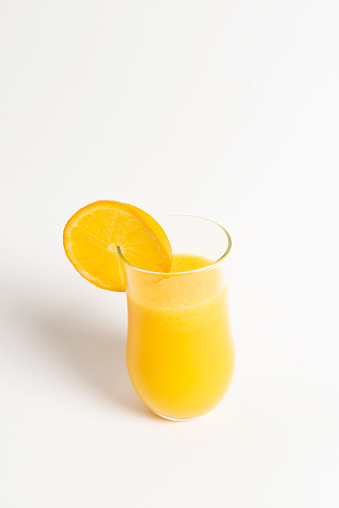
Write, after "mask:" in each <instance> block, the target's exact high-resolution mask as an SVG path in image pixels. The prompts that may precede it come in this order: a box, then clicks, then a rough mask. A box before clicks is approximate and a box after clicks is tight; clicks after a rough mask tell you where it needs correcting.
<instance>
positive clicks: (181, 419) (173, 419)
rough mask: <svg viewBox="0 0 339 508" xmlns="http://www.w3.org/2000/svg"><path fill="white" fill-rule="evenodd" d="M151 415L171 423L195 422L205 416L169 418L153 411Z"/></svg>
mask: <svg viewBox="0 0 339 508" xmlns="http://www.w3.org/2000/svg"><path fill="white" fill-rule="evenodd" d="M153 413H154V414H155V415H157V416H160V418H164V420H170V421H171V422H191V421H192V420H197V419H198V418H201V417H202V416H205V415H199V416H194V417H193V418H170V417H169V416H164V415H160V414H159V413H156V412H155V411H153Z"/></svg>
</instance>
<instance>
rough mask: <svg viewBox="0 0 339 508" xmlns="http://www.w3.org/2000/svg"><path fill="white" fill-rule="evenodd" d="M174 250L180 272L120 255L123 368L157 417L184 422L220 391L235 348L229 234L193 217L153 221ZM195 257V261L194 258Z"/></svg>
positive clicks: (227, 378) (209, 404)
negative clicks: (198, 262)
mask: <svg viewBox="0 0 339 508" xmlns="http://www.w3.org/2000/svg"><path fill="white" fill-rule="evenodd" d="M157 220H158V221H159V223H160V224H161V225H162V227H163V228H164V230H165V231H166V233H167V235H168V237H169V240H170V242H171V245H172V248H173V252H174V253H181V254H185V255H186V258H187V259H188V261H189V262H188V266H192V260H193V261H194V259H196V257H197V256H199V257H200V256H202V257H203V259H205V260H206V258H207V259H208V260H209V261H208V263H209V264H208V265H207V266H204V267H203V268H200V269H196V270H190V271H183V272H179V273H158V272H147V271H144V270H141V269H138V268H137V267H134V266H132V265H130V264H129V263H128V262H127V261H126V260H125V259H124V261H125V269H126V275H127V291H126V294H127V304H128V336H127V351H126V357H127V368H128V373H129V376H130V379H131V382H132V384H133V386H134V388H135V390H136V392H137V394H138V395H139V397H140V398H141V400H143V402H144V403H145V404H146V405H147V406H148V407H149V408H150V409H151V410H152V411H153V412H155V413H156V414H158V415H159V416H162V417H164V418H168V419H173V420H187V419H191V418H196V417H198V416H201V415H203V414H206V413H207V412H209V411H210V410H212V409H213V408H214V407H215V406H216V405H217V404H218V403H219V402H220V400H221V399H222V398H223V396H224V395H225V393H226V391H227V389H228V387H229V385H230V383H231V380H232V376H233V371H234V362H235V353H234V345H233V338H232V332H231V327H230V321H229V314H228V303H227V277H226V271H227V270H226V268H227V264H228V263H227V254H228V252H229V251H230V248H231V239H230V237H229V235H228V233H227V232H226V231H225V230H224V229H223V228H222V227H221V226H219V225H217V224H216V223H214V222H211V221H208V220H207V219H202V218H198V217H191V216H166V217H162V218H158V219H157ZM200 259H201V258H200Z"/></svg>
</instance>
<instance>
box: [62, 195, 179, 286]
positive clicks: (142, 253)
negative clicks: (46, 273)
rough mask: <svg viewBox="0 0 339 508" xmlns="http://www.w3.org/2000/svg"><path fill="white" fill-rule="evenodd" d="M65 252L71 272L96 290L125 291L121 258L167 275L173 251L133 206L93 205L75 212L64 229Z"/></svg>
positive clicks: (160, 232) (158, 229)
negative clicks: (89, 283)
mask: <svg viewBox="0 0 339 508" xmlns="http://www.w3.org/2000/svg"><path fill="white" fill-rule="evenodd" d="M63 240H64V248H65V252H66V255H67V257H68V259H69V260H70V262H71V263H72V265H73V266H74V268H75V269H76V270H77V271H78V272H79V273H80V275H82V276H83V277H85V279H87V280H89V281H90V282H92V284H95V285H96V286H98V287H100V288H103V289H109V290H111V291H126V274H125V269H124V266H123V265H124V264H123V261H122V259H121V257H120V255H119V254H118V250H117V247H118V246H119V247H120V249H121V252H122V254H123V256H124V257H125V258H126V259H127V260H128V261H129V262H130V263H131V264H133V265H135V266H138V267H139V268H142V269H144V270H150V271H154V272H169V271H170V269H171V260H172V249H171V245H170V243H169V241H168V238H167V236H166V233H165V232H164V230H163V229H162V227H161V226H160V224H158V223H157V221H156V220H155V219H153V217H151V216H150V215H148V213H146V212H144V211H143V210H140V208H137V207H136V206H132V205H127V204H125V203H119V202H118V201H96V202H95V203H91V204H90V205H87V206H85V207H84V208H81V209H80V210H78V211H77V212H76V213H75V214H74V215H73V217H71V218H70V219H69V221H68V222H67V224H66V226H65V229H64V236H63Z"/></svg>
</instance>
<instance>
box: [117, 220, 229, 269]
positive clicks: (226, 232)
mask: <svg viewBox="0 0 339 508" xmlns="http://www.w3.org/2000/svg"><path fill="white" fill-rule="evenodd" d="M166 217H175V218H179V217H191V218H193V219H200V220H204V221H207V222H210V223H212V224H214V225H216V226H218V228H220V229H221V230H222V231H223V233H225V236H226V238H227V248H226V250H225V252H224V253H223V254H222V255H221V256H220V258H219V259H217V260H216V261H213V262H212V263H211V264H210V265H207V266H203V267H202V268H196V269H195V270H188V271H187V272H154V271H152V270H145V269H144V268H140V267H138V266H136V265H133V263H131V262H130V261H128V260H127V259H126V258H125V257H124V255H123V253H122V251H121V249H120V245H117V251H118V254H119V256H120V258H121V259H122V261H123V262H124V264H126V265H127V266H129V267H130V268H133V269H134V270H137V271H139V272H143V273H148V274H151V275H158V276H168V277H171V276H173V275H175V276H178V275H189V274H190V273H198V272H204V271H207V270H211V269H212V268H214V267H215V266H216V265H218V264H219V263H220V262H221V261H223V260H224V259H225V258H226V257H227V256H228V254H229V253H230V250H231V248H232V238H231V236H230V234H229V232H228V231H227V230H226V229H225V228H224V227H223V226H221V225H220V224H218V222H215V221H213V220H211V219H206V217H199V216H198V215H184V214H175V215H172V214H169V215H158V216H157V217H155V219H163V218H166ZM160 226H161V224H160ZM161 227H162V226H161Z"/></svg>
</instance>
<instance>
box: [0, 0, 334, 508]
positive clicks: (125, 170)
mask: <svg viewBox="0 0 339 508" xmlns="http://www.w3.org/2000/svg"><path fill="white" fill-rule="evenodd" d="M337 5H338V4H337V3H336V2H330V0H258V1H256V2H253V1H250V0H237V1H234V0H230V1H228V2H225V1H221V0H220V1H214V0H209V1H200V0H196V1H193V0H192V1H187V0H180V1H179V0H178V1H175V0H174V1H171V2H163V1H161V0H160V1H159V0H158V1H156V0H154V1H150V0H143V1H136V0H126V1H120V2H118V1H114V0H112V1H110V2H109V1H108V0H107V1H104V0H96V1H91V2H89V1H80V0H79V1H75V0H73V1H71V0H68V1H65V0H59V1H58V2H52V1H38V0H31V1H29V2H28V1H24V0H23V1H17V0H12V1H10V0H2V1H1V4H0V51H1V54H0V73H1V79H0V168H1V189H0V192H1V196H0V208H1V239H0V241H1V246H0V248H1V267H0V275H1V306H0V313H1V330H0V334H1V335H0V346H1V350H0V379H1V381H0V395H1V403H0V404H1V405H0V413H1V414H0V506H1V508H23V507H25V508H46V507H48V508H60V507H65V508H76V507H79V508H92V507H100V508H111V507H122V508H124V507H147V508H148V507H150V508H153V507H159V506H161V507H166V508H167V507H173V506H179V507H184V506H185V507H186V506H192V507H210V506H211V507H217V508H218V507H226V506H227V507H230V508H233V507H234V508H238V507H249V506H255V507H260V508H266V507H267V508H272V507H273V508H276V507H284V508H285V507H289V508H294V507H303V506H307V507H326V508H329V507H337V506H338V505H339V498H338V490H337V487H336V486H335V482H336V480H337V479H338V476H339V464H338V462H339V460H338V456H339V442H338V427H339V425H338V424H339V421H338V420H339V418H338V407H339V406H338V402H339V382H338V352H339V349H338V340H339V324H338V314H339V313H338V307H339V298H338V282H339V281H338V254H339V252H338V247H339V242H338V217H339V210H338V204H337V196H338V183H337V179H336V178H335V177H336V174H337V173H338V162H339V157H338V134H339V121H338V118H339V101H338V90H339V63H338V60H339V57H338V55H339V52H338V50H339V36H338V26H339V21H338V20H339V10H338V7H337ZM97 199H116V200H120V201H124V202H128V203H132V204H135V205H137V206H139V207H141V208H143V209H145V210H146V211H147V212H149V213H150V214H152V215H155V216H156V215H161V214H170V213H188V214H193V215H201V216H204V217H208V218H210V219H213V220H216V221H217V222H219V223H221V224H223V225H224V226H225V227H226V228H227V229H228V230H229V231H230V233H231V236H232V238H233V243H234V247H233V250H232V253H231V255H230V257H229V263H230V271H231V280H230V288H229V289H230V305H231V317H232V324H233V330H234V336H235V341H236V348H237V369H236V375H235V378H234V381H233V384H232V386H231V389H230V391H229V393H228V394H227V396H226V397H225V399H224V400H223V402H222V403H221V404H220V405H219V406H218V408H217V409H216V410H215V411H214V412H212V413H211V414H210V415H208V416H205V417H203V418H201V419H200V420H196V421H193V422H188V423H183V424H178V423H171V422H167V421H165V420H161V419H160V418H157V417H155V416H153V415H152V414H151V413H150V412H149V411H148V410H147V409H146V408H145V407H144V406H143V404H142V403H141V402H140V401H139V399H138V397H137V396H136V394H135V393H134V391H133V389H132V386H131V384H130V382H129V380H128V376H127V372H126V367H125V359H124V349H125V335H126V309H125V296H124V295H123V294H114V293H109V292H106V291H103V290H100V289H98V288H96V287H95V286H92V285H91V284H90V283H88V282H87V281H85V280H83V279H82V278H81V277H80V276H79V275H78V274H77V273H76V271H75V270H74V269H73V268H72V266H71V265H70V263H69V262H68V261H67V259H66V257H65V255H64V252H63V247H62V230H63V227H64V224H65V223H66V221H67V220H68V218H69V217H70V216H71V215H72V214H73V213H74V212H75V211H76V210H77V209H78V208H80V207H81V206H83V205H85V204H87V203H90V202H92V201H95V200H97Z"/></svg>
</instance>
